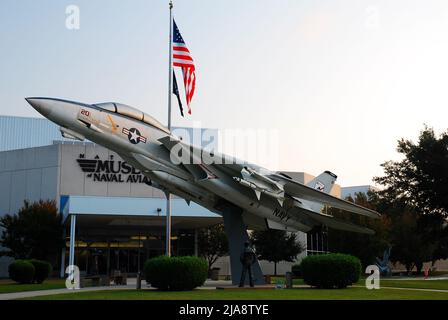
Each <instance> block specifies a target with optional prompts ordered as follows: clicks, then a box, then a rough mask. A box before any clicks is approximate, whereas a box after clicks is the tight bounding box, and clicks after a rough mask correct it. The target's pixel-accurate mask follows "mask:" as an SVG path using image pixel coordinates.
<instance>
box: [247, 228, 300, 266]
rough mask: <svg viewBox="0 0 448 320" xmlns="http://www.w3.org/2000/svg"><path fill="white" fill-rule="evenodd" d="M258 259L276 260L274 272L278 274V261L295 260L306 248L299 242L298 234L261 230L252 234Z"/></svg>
mask: <svg viewBox="0 0 448 320" xmlns="http://www.w3.org/2000/svg"><path fill="white" fill-rule="evenodd" d="M251 240H252V243H253V244H254V246H255V251H256V253H257V256H258V259H260V260H267V261H269V262H274V274H275V275H277V263H279V262H280V261H288V262H293V261H294V260H295V259H296V258H297V255H298V254H299V253H301V252H302V251H303V250H304V248H303V247H302V245H301V244H300V243H299V242H297V239H296V234H295V233H290V234H288V233H287V232H286V231H282V230H260V231H254V232H253V233H252V235H251Z"/></svg>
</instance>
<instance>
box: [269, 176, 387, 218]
mask: <svg viewBox="0 0 448 320" xmlns="http://www.w3.org/2000/svg"><path fill="white" fill-rule="evenodd" d="M270 177H271V178H273V179H275V180H277V181H280V182H281V183H282V184H284V186H283V187H284V190H285V193H286V194H289V195H291V196H293V197H297V198H299V199H304V200H309V201H314V202H321V203H324V204H327V205H329V206H331V207H334V208H338V209H341V210H344V211H348V212H352V213H356V214H359V215H363V216H367V217H369V218H373V219H379V217H380V214H379V213H378V212H376V211H374V210H371V209H367V208H364V207H362V206H359V205H357V204H354V203H352V202H349V201H345V200H342V199H339V198H337V197H334V196H332V195H329V194H326V193H323V192H321V191H318V190H316V189H313V188H310V187H307V186H306V185H304V184H302V183H300V182H297V181H294V180H292V179H289V178H287V177H285V176H282V175H280V174H273V175H271V176H270Z"/></svg>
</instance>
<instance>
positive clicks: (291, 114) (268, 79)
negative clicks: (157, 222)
mask: <svg viewBox="0 0 448 320" xmlns="http://www.w3.org/2000/svg"><path fill="white" fill-rule="evenodd" d="M167 2H168V1H166V0H163V1H162V0H152V1H148V0H130V1H122V0H85V1H84V0H83V1H76V0H71V1H65V0H58V1H54V0H1V1H0V41H1V42H0V43H1V44H0V98H1V104H0V114H2V115H15V116H36V117H37V116H40V115H39V114H37V113H36V112H35V111H34V110H33V109H32V108H31V107H30V106H29V105H28V104H27V103H26V101H25V100H24V97H28V96H49V97H59V98H65V99H69V100H75V101H81V102H86V103H97V102H105V101H116V102H121V103H125V104H128V105H131V106H134V107H138V108H139V109H141V110H143V111H144V112H146V113H148V114H150V115H152V116H154V117H155V118H156V119H158V120H160V121H161V122H162V123H166V119H167V98H168V89H167V88H168V74H169V73H168V48H169V46H168V39H169V36H168V34H169V10H168V3H167ZM69 5H76V6H77V7H78V8H79V22H80V24H79V29H75V30H70V29H68V28H67V27H66V22H67V18H68V15H67V13H66V8H67V6H69ZM174 17H175V19H176V23H177V25H178V27H179V29H180V32H181V33H182V35H183V37H184V39H185V41H186V43H187V46H188V48H189V49H190V51H191V54H192V56H193V58H194V60H195V65H196V76H197V84H196V85H197V89H196V93H195V96H194V98H193V102H192V110H193V114H192V116H188V117H186V118H184V119H183V118H182V117H181V116H180V115H179V112H178V110H177V105H176V104H175V102H174V103H173V113H172V119H173V120H172V121H173V126H202V127H208V128H217V129H219V130H220V131H221V132H223V133H224V134H223V136H225V133H228V132H231V133H232V132H238V130H242V132H243V133H247V132H256V133H257V137H258V140H257V145H258V144H263V143H267V144H268V147H269V148H268V149H267V150H268V151H267V152H266V150H265V151H264V152H261V151H260V152H258V153H257V154H255V155H253V154H247V155H245V154H244V150H243V151H242V153H243V154H241V155H240V154H236V155H237V156H239V157H240V158H243V159H247V160H249V161H254V162H256V163H258V164H260V165H263V166H265V167H267V168H269V169H272V170H284V171H305V172H308V173H310V174H313V175H317V174H319V173H320V172H322V171H324V170H330V171H332V172H334V173H336V174H337V175H338V176H339V178H338V183H339V184H341V185H343V186H349V185H365V184H373V183H372V177H373V176H378V175H382V168H381V166H380V164H381V163H383V162H385V161H387V160H397V159H400V155H399V154H398V153H397V152H396V146H397V140H398V139H400V138H408V139H412V140H416V139H417V138H418V134H419V132H420V130H422V129H423V128H424V124H427V125H429V126H431V127H433V128H434V129H435V130H436V132H438V133H441V132H443V131H446V130H447V126H448V125H447V119H448V111H447V110H448V108H447V107H448V90H447V86H448V81H447V80H448V39H447V36H446V35H447V31H448V1H445V0H440V1H436V0H425V1H423V0H419V1H416V0H384V1H380V0H356V1H354V0H344V1H342V0H328V1H327V0H319V1H316V0H276V1H273V0H271V1H268V0H245V1H241V0H213V1H205V0H176V1H174ZM179 75H180V74H178V77H179ZM178 82H179V83H180V87H182V84H181V82H182V81H181V79H180V78H178ZM222 148H223V150H222V151H224V152H226V151H227V150H226V147H225V143H222ZM230 149H231V147H229V151H230ZM265 149H266V148H265ZM232 152H233V151H232ZM232 152H231V153H232Z"/></svg>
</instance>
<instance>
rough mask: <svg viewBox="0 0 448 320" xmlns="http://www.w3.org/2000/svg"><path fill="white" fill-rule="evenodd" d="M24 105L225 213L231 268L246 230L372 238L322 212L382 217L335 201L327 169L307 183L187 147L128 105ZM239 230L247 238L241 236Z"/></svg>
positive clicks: (38, 101) (37, 101)
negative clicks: (321, 231) (326, 231)
mask: <svg viewBox="0 0 448 320" xmlns="http://www.w3.org/2000/svg"><path fill="white" fill-rule="evenodd" d="M26 100H27V101H28V103H29V104H30V105H31V106H33V107H34V108H35V109H36V110H37V111H38V112H39V113H41V114H42V115H43V116H44V117H46V118H48V119H49V120H51V121H53V122H55V123H56V124H58V125H59V126H60V131H61V133H62V136H64V137H65V138H70V139H77V140H81V141H82V140H84V139H87V140H90V141H93V142H95V143H97V144H99V145H102V146H104V147H107V148H109V149H111V150H112V151H114V152H116V153H118V154H119V155H120V156H121V157H122V158H123V159H124V160H125V161H127V162H128V163H130V164H131V165H132V166H134V167H135V168H137V169H139V170H141V171H142V172H143V174H144V175H146V176H147V177H148V178H149V179H150V180H151V182H152V185H153V186H155V187H157V188H160V189H162V190H163V191H165V192H166V193H171V194H175V195H177V196H179V197H181V198H183V199H185V200H186V201H187V202H188V203H189V202H190V201H194V202H196V203H198V204H199V205H201V206H203V207H205V208H207V209H209V210H211V211H213V212H216V213H218V214H221V215H223V217H224V223H225V229H226V232H227V234H228V236H229V241H230V251H231V260H232V261H231V267H232V270H235V269H239V268H238V266H237V265H239V263H238V261H237V260H238V258H237V257H239V253H238V252H237V251H238V250H241V249H240V248H241V245H242V243H241V242H242V241H243V240H244V237H245V236H247V233H246V229H245V227H246V226H247V227H248V228H249V229H260V228H269V229H280V230H288V231H303V232H309V231H310V230H312V229H313V228H315V227H319V226H327V227H329V228H334V229H339V230H346V231H353V232H360V233H367V234H371V233H373V232H372V231H371V230H369V229H367V228H364V227H361V226H358V225H355V224H352V223H348V222H345V221H341V220H337V219H335V218H333V217H332V216H329V215H326V214H324V213H323V212H322V211H323V210H322V209H323V208H324V206H325V205H328V206H331V207H335V208H339V209H342V210H345V211H348V212H352V213H355V214H359V215H364V216H367V217H370V218H378V217H379V214H378V213H377V212H375V211H372V210H370V209H367V208H364V207H361V206H358V205H355V204H353V203H351V202H348V201H345V200H342V199H339V198H337V197H333V196H331V195H330V194H329V193H330V191H331V189H332V186H333V184H334V183H335V181H336V178H337V177H336V175H335V174H333V173H331V172H329V171H325V172H324V173H322V174H321V175H319V176H318V177H316V178H315V179H314V180H312V181H311V182H310V183H308V184H307V185H304V184H302V183H300V182H298V181H295V180H293V179H292V178H291V177H289V176H288V175H286V174H284V173H281V172H272V171H269V170H267V169H264V168H262V167H260V166H257V165H255V164H251V163H248V162H243V161H237V160H236V159H234V158H231V157H228V156H226V155H223V154H219V153H217V152H209V151H205V150H203V149H201V148H200V147H196V146H192V145H189V144H186V143H184V142H183V141H182V140H180V139H179V138H177V137H175V136H174V135H172V134H171V132H170V131H169V130H168V129H167V128H166V127H164V126H163V125H162V124H160V123H159V122H158V121H157V120H155V119H154V118H153V117H151V116H149V115H147V114H145V113H143V112H142V111H140V110H138V109H136V108H133V107H130V106H127V105H124V104H120V103H98V104H85V103H79V102H73V101H67V100H62V99H53V98H27V99H26ZM242 224H244V234H245V236H241V232H240V231H241V230H242V227H241V225H242ZM236 230H240V231H237V232H239V233H240V234H239V235H236V234H235V232H236ZM232 239H234V240H235V241H233V243H232ZM236 239H239V240H236ZM234 273H235V272H234V271H232V274H234ZM234 278H235V277H234ZM234 282H235V281H234ZM259 283H260V282H259Z"/></svg>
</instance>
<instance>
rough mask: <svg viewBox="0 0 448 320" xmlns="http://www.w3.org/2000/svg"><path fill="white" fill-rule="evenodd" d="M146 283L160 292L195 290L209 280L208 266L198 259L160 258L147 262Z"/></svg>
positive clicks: (205, 262) (204, 261)
mask: <svg viewBox="0 0 448 320" xmlns="http://www.w3.org/2000/svg"><path fill="white" fill-rule="evenodd" d="M144 271H145V278H146V282H147V283H150V284H151V286H153V287H155V288H158V289H160V290H170V291H181V290H193V289H194V288H196V287H199V286H201V285H203V284H204V282H205V280H206V279H207V273H208V264H207V261H206V260H205V259H202V258H198V257H191V256H185V257H166V256H160V257H156V258H152V259H149V260H147V261H146V262H145V267H144Z"/></svg>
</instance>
